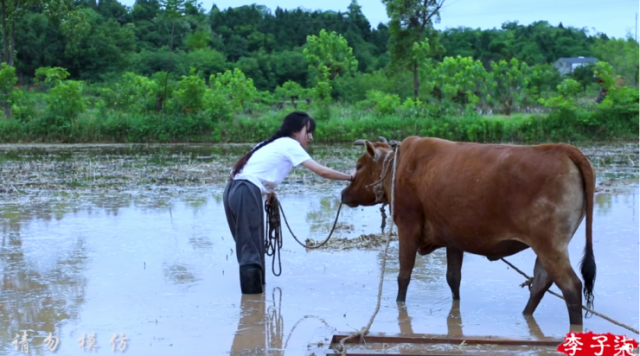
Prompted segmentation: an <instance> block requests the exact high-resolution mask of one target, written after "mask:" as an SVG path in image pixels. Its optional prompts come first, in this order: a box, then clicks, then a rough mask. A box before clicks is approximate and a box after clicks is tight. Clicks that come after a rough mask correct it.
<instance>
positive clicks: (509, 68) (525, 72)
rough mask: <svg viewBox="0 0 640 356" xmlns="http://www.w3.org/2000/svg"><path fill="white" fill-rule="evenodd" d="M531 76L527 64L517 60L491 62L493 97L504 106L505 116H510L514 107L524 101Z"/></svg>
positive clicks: (490, 80) (490, 77) (490, 79)
mask: <svg viewBox="0 0 640 356" xmlns="http://www.w3.org/2000/svg"><path fill="white" fill-rule="evenodd" d="M529 75H530V70H529V67H528V66H527V64H526V63H524V62H520V61H518V60H517V59H515V58H512V59H511V60H510V61H509V62H507V61H505V60H500V61H499V62H491V74H490V76H489V82H490V83H492V89H493V91H492V92H493V97H494V98H495V99H496V100H497V101H498V102H499V103H500V105H502V109H503V111H504V113H505V115H507V116H510V115H511V110H512V108H513V106H514V105H518V104H520V103H521V102H522V101H523V99H524V97H525V95H526V89H527V85H528V83H529Z"/></svg>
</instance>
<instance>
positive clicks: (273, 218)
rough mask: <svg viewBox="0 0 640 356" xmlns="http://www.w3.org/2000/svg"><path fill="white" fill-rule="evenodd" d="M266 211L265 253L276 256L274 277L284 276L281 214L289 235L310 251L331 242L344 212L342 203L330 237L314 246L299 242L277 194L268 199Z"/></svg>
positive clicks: (273, 269)
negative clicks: (281, 253)
mask: <svg viewBox="0 0 640 356" xmlns="http://www.w3.org/2000/svg"><path fill="white" fill-rule="evenodd" d="M276 205H277V206H278V209H274V206H276ZM264 210H265V212H266V213H267V224H266V225H267V226H266V232H265V250H266V251H265V252H266V254H267V256H274V257H273V259H272V260H271V270H272V271H273V274H274V275H276V276H280V274H282V262H281V261H280V249H281V248H282V222H281V219H280V214H282V217H283V218H284V222H285V224H286V225H287V229H288V230H289V233H291V236H293V239H294V240H296V242H297V243H298V244H300V246H302V247H304V248H309V249H316V248H320V247H322V246H323V245H324V244H326V243H327V242H329V239H330V238H331V236H332V235H333V232H334V231H335V229H336V225H337V224H338V217H339V216H340V210H342V202H341V203H340V206H339V207H338V212H337V213H336V218H335V220H334V221H333V226H332V227H331V231H330V232H329V236H327V238H326V239H325V240H324V241H323V242H322V243H320V244H318V245H313V246H310V245H307V244H304V243H302V242H300V240H298V238H297V237H296V235H295V234H294V233H293V231H291V227H290V226H289V221H287V216H286V215H285V214H284V209H282V205H281V204H280V201H279V200H278V198H277V197H276V195H275V194H273V195H272V196H271V198H270V199H267V200H266V201H265V204H264ZM276 255H277V256H276ZM276 258H277V259H278V269H279V271H280V272H278V273H276V270H275V263H276Z"/></svg>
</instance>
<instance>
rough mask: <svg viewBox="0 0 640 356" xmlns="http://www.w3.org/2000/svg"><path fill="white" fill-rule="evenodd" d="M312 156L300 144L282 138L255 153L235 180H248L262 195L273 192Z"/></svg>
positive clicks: (289, 138)
mask: <svg viewBox="0 0 640 356" xmlns="http://www.w3.org/2000/svg"><path fill="white" fill-rule="evenodd" d="M309 159H311V156H309V154H308V153H307V151H305V150H304V148H303V147H302V145H300V142H298V141H296V140H294V139H292V138H291V137H281V138H279V139H277V140H274V141H273V142H271V143H270V144H268V145H266V146H264V147H262V148H261V149H259V150H257V151H255V152H254V153H253V154H252V155H251V157H250V158H249V161H248V162H247V164H246V165H245V166H244V168H243V169H242V171H241V172H240V173H238V174H237V175H236V176H235V178H234V179H246V180H248V181H250V182H251V183H253V184H255V185H256V186H257V187H258V188H260V191H261V192H262V194H267V193H269V192H272V191H273V190H274V189H275V188H276V187H277V186H278V184H280V183H281V182H282V181H283V180H284V178H285V177H286V176H287V174H289V172H290V171H291V169H292V168H293V167H297V166H298V165H300V164H302V163H303V162H304V161H307V160H309Z"/></svg>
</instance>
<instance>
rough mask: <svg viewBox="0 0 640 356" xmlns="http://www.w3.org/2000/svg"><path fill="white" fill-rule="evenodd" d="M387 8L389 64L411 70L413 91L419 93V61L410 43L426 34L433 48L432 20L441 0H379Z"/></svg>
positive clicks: (441, 4)
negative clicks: (389, 35)
mask: <svg viewBox="0 0 640 356" xmlns="http://www.w3.org/2000/svg"><path fill="white" fill-rule="evenodd" d="M382 2H383V3H384V4H385V6H386V8H387V15H388V16H389V18H390V19H391V21H390V22H389V31H390V34H391V37H390V39H389V51H390V52H391V64H392V65H393V66H395V67H397V68H406V69H409V70H410V71H411V72H412V73H413V92H414V93H413V95H414V98H416V99H417V98H418V96H419V94H420V81H419V63H418V61H417V60H416V57H415V56H414V53H413V44H414V43H421V42H422V41H423V40H424V38H425V37H426V36H427V35H428V34H431V36H430V40H429V43H430V45H431V46H430V48H431V50H432V51H436V49H437V48H438V46H435V45H434V43H435V40H434V38H435V37H436V36H437V32H436V31H434V30H433V24H434V23H437V22H439V21H440V9H441V8H442V6H443V5H444V3H445V0H382Z"/></svg>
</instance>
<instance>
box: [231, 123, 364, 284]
mask: <svg viewBox="0 0 640 356" xmlns="http://www.w3.org/2000/svg"><path fill="white" fill-rule="evenodd" d="M314 129H315V122H314V120H313V119H312V118H311V117H310V116H309V115H307V114H306V113H304V112H300V111H295V112H292V113H291V114H289V115H287V116H286V117H285V118H284V121H283V122H282V126H280V129H279V130H278V131H277V132H276V133H274V134H273V136H271V138H269V139H268V140H266V141H263V142H261V143H260V144H258V145H257V146H255V147H254V148H253V149H252V150H251V151H250V152H249V153H247V154H245V155H244V156H242V157H241V158H240V159H239V160H238V162H236V164H235V166H234V167H233V170H232V171H231V176H230V177H229V182H228V183H227V187H226V188H225V191H224V196H223V203H224V210H225V214H226V215H227V222H228V223H229V228H230V229H231V235H232V236H233V239H234V240H235V242H236V256H237V258H238V263H239V265H240V289H241V290H242V293H243V294H259V293H262V288H263V284H264V268H265V267H264V266H265V263H264V255H265V247H264V215H263V203H262V197H263V196H267V195H269V194H271V193H273V191H274V190H275V188H276V187H277V186H278V184H280V182H282V181H283V180H284V178H285V177H286V176H287V174H289V171H291V169H292V168H293V167H297V166H298V165H303V166H305V167H306V168H308V169H310V170H311V171H312V172H314V173H316V174H318V175H319V176H321V177H324V178H328V179H335V180H352V177H351V176H350V175H348V174H344V173H341V172H338V171H335V170H333V169H331V168H328V167H325V166H323V165H321V164H319V163H317V162H315V161H314V160H313V159H311V157H310V156H309V154H308V153H307V151H305V148H306V147H307V145H308V144H309V142H310V141H311V140H312V139H313V131H314Z"/></svg>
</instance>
